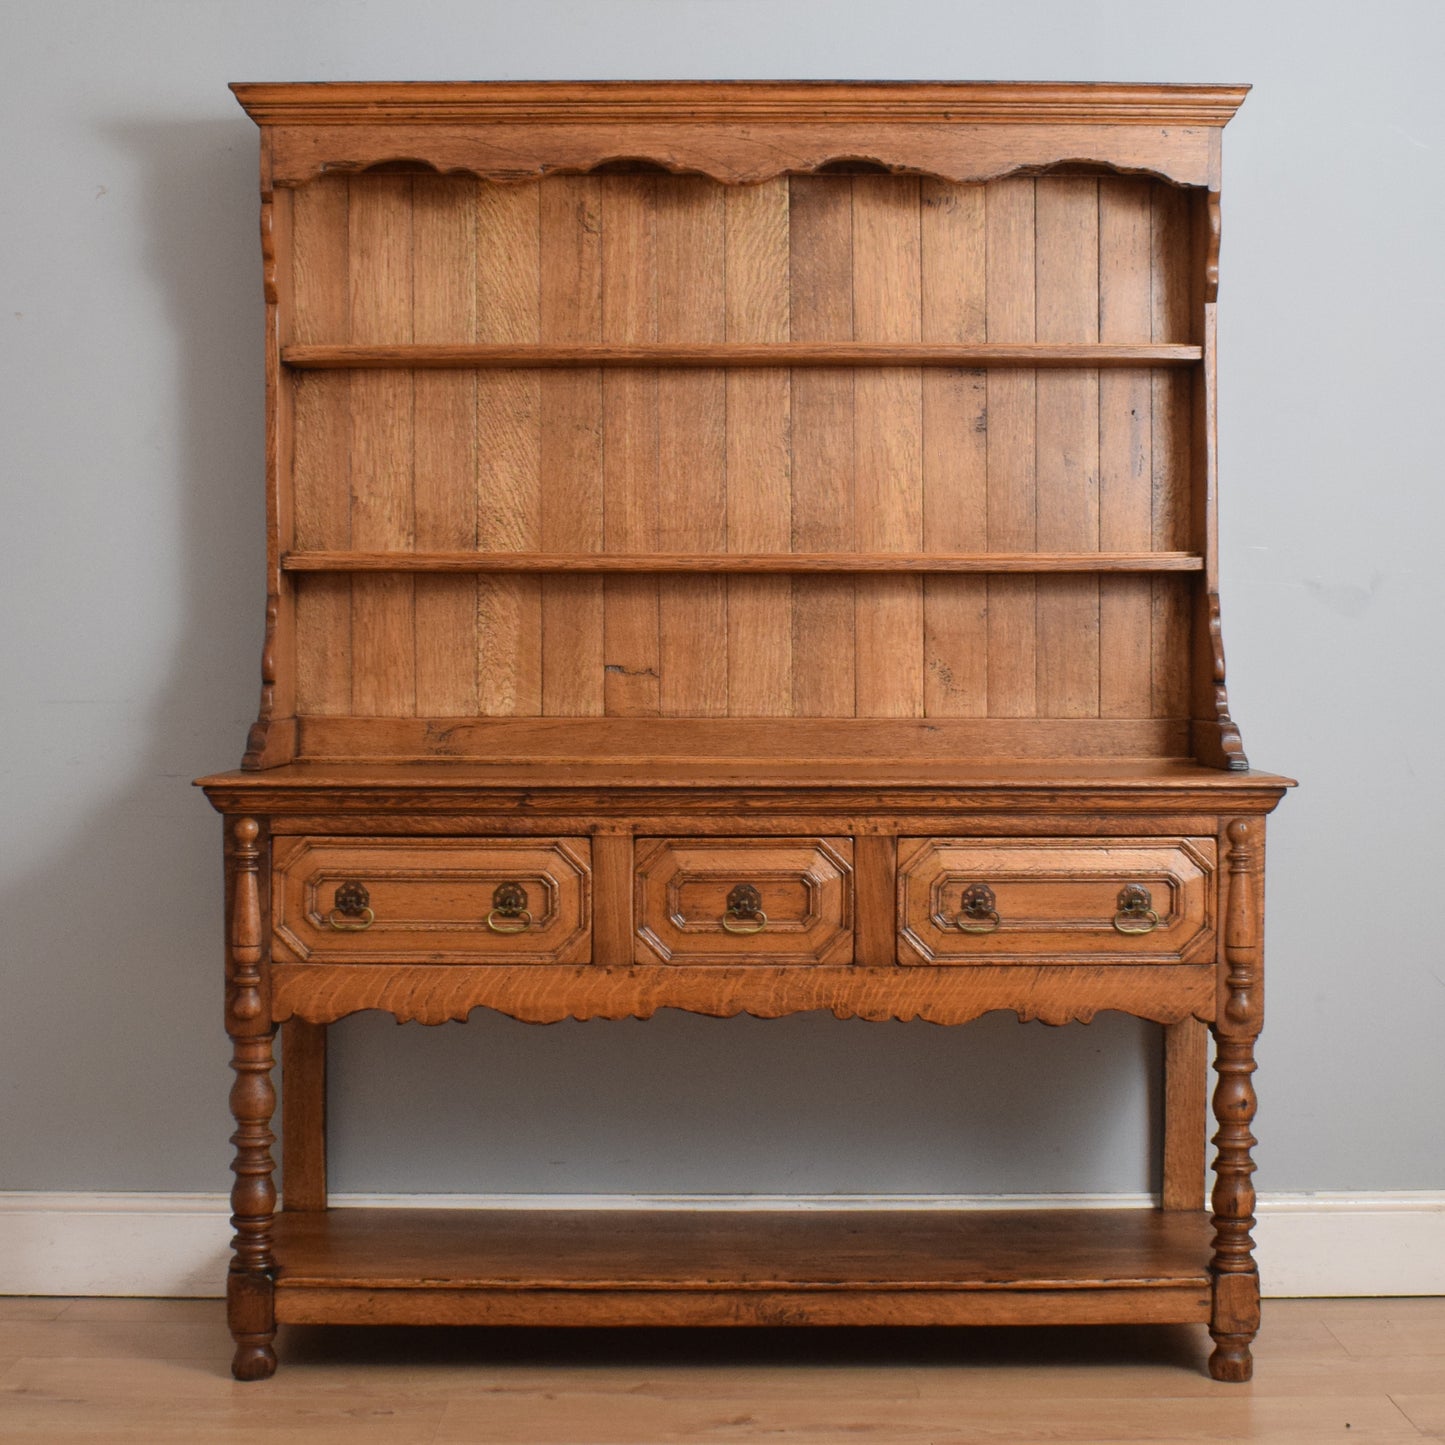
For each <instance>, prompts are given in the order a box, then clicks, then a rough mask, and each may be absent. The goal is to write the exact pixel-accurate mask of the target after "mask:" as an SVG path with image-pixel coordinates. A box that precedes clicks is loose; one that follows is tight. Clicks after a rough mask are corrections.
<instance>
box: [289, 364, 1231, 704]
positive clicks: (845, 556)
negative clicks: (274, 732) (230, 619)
mask: <svg viewBox="0 0 1445 1445" xmlns="http://www.w3.org/2000/svg"><path fill="white" fill-rule="evenodd" d="M796 383H797V378H795V381H794V384H795V385H796ZM282 568H283V570H285V571H288V572H513V573H515V572H583V573H586V572H701V573H724V572H771V573H804V572H821V573H829V572H834V573H848V572H975V573H984V572H1029V573H1042V572H1200V571H1202V570H1203V568H1204V561H1203V558H1201V557H1199V556H1198V555H1197V554H1195V553H1192V552H1152V551H1145V552H1093V551H1091V552H962V553H959V552H848V551H844V552H726V553H716V554H714V553H711V552H683V553H679V552H643V553H626V552H621V553H619V552H593V553H569V552H552V553H546V552H484V553H483V552H415V551H413V552H354V551H346V552H287V553H285V554H284V555H283V556H282ZM850 595H851V594H850ZM797 665H798V663H797V661H796V660H795V667H796V666H797ZM826 715H828V716H839V715H840V714H838V713H831V714H826Z"/></svg>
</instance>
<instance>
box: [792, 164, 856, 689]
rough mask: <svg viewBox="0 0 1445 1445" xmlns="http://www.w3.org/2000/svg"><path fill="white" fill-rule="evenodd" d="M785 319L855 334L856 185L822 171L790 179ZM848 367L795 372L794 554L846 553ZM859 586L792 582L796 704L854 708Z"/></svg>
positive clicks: (850, 519) (850, 508)
mask: <svg viewBox="0 0 1445 1445" xmlns="http://www.w3.org/2000/svg"><path fill="white" fill-rule="evenodd" d="M788 220H789V304H790V308H791V309H790V317H789V324H790V330H791V335H792V338H793V344H794V345H796V344H798V343H805V342H813V341H816V340H826V341H829V342H833V343H838V342H845V341H851V338H852V336H853V317H854V306H853V288H852V277H853V193H852V188H851V186H848V185H842V184H839V183H838V180H831V179H828V178H824V177H810V176H796V177H794V178H793V179H792V180H791V181H790V182H789V209H788ZM854 387H855V382H854V373H853V372H852V371H851V370H849V371H830V370H819V369H815V368H808V367H800V368H797V369H795V370H794V371H793V374H792V521H791V539H790V540H791V545H792V549H793V551H794V553H835V554H836V553H840V552H851V551H853V550H854V548H855V547H856V545H857V540H858V539H857V521H856V507H855V501H854V485H855V483H854V437H853V426H852V419H853V414H854V405H855V402H854ZM855 590H856V589H855V587H854V584H853V581H852V579H851V578H846V577H838V578H828V579H818V580H814V581H809V582H806V583H805V582H802V581H801V580H799V581H795V582H794V584H793V619H792V637H791V656H792V674H793V677H792V693H793V696H792V703H793V705H792V711H793V713H794V714H795V715H797V716H799V717H851V716H852V715H853V713H854V712H855V710H856V686H857V677H856V663H857V657H856V644H855V628H854V606H855V601H854V596H855Z"/></svg>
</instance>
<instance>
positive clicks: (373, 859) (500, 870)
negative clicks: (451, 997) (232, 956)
mask: <svg viewBox="0 0 1445 1445" xmlns="http://www.w3.org/2000/svg"><path fill="white" fill-rule="evenodd" d="M591 863H592V852H591V843H590V841H589V840H588V839H586V838H428V839H426V840H424V841H417V840H414V839H403V838H398V839H385V838H297V839H293V840H286V841H278V843H277V845H276V853H275V857H274V859H273V863H272V877H273V887H272V939H273V952H274V955H275V957H276V958H277V959H278V960H297V961H300V962H312V963H391V962H396V963H586V962H587V961H588V960H589V959H590V958H591V956H592V888H591V881H592V866H591Z"/></svg>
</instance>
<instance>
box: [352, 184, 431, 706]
mask: <svg viewBox="0 0 1445 1445" xmlns="http://www.w3.org/2000/svg"><path fill="white" fill-rule="evenodd" d="M350 190H351V199H350V206H349V210H348V238H349V247H350V275H351V336H352V340H353V341H360V342H378V343H381V342H408V341H411V340H412V305H413V301H412V281H413V276H412V255H413V252H412V215H413V211H412V177H411V176H408V175H377V176H361V177H355V178H353V179H352V181H351V187H350ZM412 398H413V378H412V375H411V373H410V372H406V371H372V372H358V373H356V374H355V375H354V376H353V377H352V378H351V545H352V546H353V547H356V548H358V549H360V550H362V551H373V552H390V551H407V550H408V549H410V548H411V547H412V546H413V545H414V543H415V539H416V514H415V501H414V496H413V478H412V436H413V423H412V405H413V401H412ZM414 592H415V589H414V586H413V579H412V578H411V577H408V576H398V575H395V574H379V575H377V576H374V577H364V578H363V577H357V578H354V579H353V581H352V588H351V638H352V665H351V700H352V706H353V708H354V709H355V711H356V712H357V713H358V714H361V715H363V716H375V717H408V716H410V715H412V714H413V713H414V712H415V711H416V626H415V607H414Z"/></svg>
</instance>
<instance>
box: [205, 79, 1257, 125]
mask: <svg viewBox="0 0 1445 1445" xmlns="http://www.w3.org/2000/svg"><path fill="white" fill-rule="evenodd" d="M231 89H232V90H233V91H234V92H235V94H236V98H237V99H238V100H239V101H240V103H241V104H242V106H244V107H245V110H246V113H247V114H248V115H249V116H250V117H251V118H252V119H253V120H254V121H255V122H256V123H257V124H258V125H328V126H330V125H375V124H380V123H390V124H394V123H397V122H404V123H408V124H436V125H456V124H487V123H496V124H506V123H512V124H515V123H519V122H520V123H524V124H527V125H547V124H559V125H566V124H573V125H575V124H588V123H597V122H611V123H627V122H639V121H640V122H649V123H664V124H686V123H689V122H697V123H699V124H706V125H717V124H719V123H724V124H727V123H733V124H739V125H745V124H749V123H765V124H797V123H810V124H857V123H858V122H860V121H862V122H867V121H879V120H884V119H886V120H889V121H893V122H898V121H912V122H914V123H920V124H948V123H953V122H964V123H969V124H980V123H993V124H1003V125H1070V124H1082V125H1174V126H1178V125H1185V126H1214V127H1218V126H1223V125H1225V124H1226V123H1227V122H1228V121H1229V119H1230V118H1231V117H1232V116H1233V115H1234V113H1235V111H1236V110H1238V109H1239V107H1240V105H1241V104H1242V103H1243V101H1244V98H1245V95H1246V94H1247V93H1248V91H1249V87H1248V86H1247V85H1138V84H1112V83H1111V84H1093V83H1089V84H1054V83H1043V82H1033V81H968V82H938V81H908V82H893V81H890V82H886V83H882V82H872V81H585V82H582V81H448V82H442V83H438V82H430V81H399V82H398V81H389V82H365V83H363V82H353V81H332V82H303V83H276V84H271V83H241V82H237V83H235V84H233V85H232V86H231Z"/></svg>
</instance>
